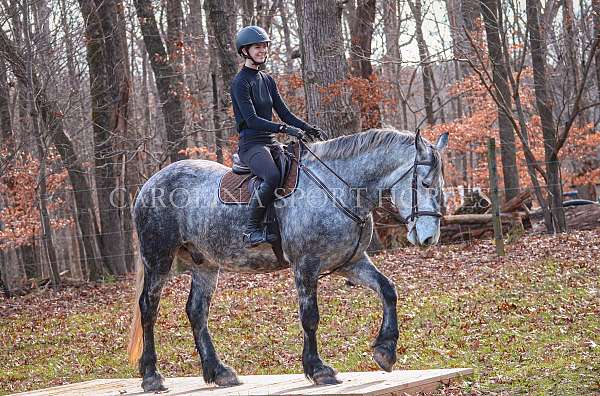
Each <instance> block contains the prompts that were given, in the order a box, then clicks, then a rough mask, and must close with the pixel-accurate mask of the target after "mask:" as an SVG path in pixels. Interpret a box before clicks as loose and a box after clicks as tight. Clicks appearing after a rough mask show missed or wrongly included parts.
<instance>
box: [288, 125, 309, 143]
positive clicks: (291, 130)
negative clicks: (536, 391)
mask: <svg viewBox="0 0 600 396" xmlns="http://www.w3.org/2000/svg"><path fill="white" fill-rule="evenodd" d="M282 132H285V133H287V134H288V135H290V136H293V137H295V138H297V139H298V140H304V137H305V134H304V131H303V130H302V129H298V128H296V127H293V126H290V125H286V126H284V127H283V130H282Z"/></svg>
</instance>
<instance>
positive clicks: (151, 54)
mask: <svg viewBox="0 0 600 396" xmlns="http://www.w3.org/2000/svg"><path fill="white" fill-rule="evenodd" d="M134 4H135V9H136V13H137V16H138V21H139V23H140V28H141V31H142V36H143V37H144V46H145V48H146V52H147V54H148V58H149V59H150V64H151V65H152V70H153V71H154V80H155V83H156V89H157V90H158V96H159V98H160V102H161V110H162V113H163V117H164V119H165V127H166V129H167V143H166V144H167V147H166V150H165V151H166V153H167V154H168V158H169V159H170V160H171V162H175V161H178V160H180V159H184V158H185V156H184V155H183V154H182V153H181V150H183V148H184V144H185V139H184V137H183V131H184V128H185V117H184V115H183V111H184V105H183V103H182V97H181V95H177V94H176V93H177V92H180V89H181V85H182V83H183V81H182V79H181V74H178V73H177V72H176V67H175V66H174V65H173V63H172V59H170V58H169V56H168V55H167V51H166V49H165V45H164V43H163V40H162V38H161V35H160V31H159V30H158V24H157V23H156V18H155V16H154V7H153V6H152V1H150V0H134Z"/></svg>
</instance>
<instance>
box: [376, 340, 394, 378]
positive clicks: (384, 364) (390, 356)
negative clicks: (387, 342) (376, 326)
mask: <svg viewBox="0 0 600 396" xmlns="http://www.w3.org/2000/svg"><path fill="white" fill-rule="evenodd" d="M373 360H375V363H377V364H378V365H379V367H381V368H382V369H384V370H385V371H387V372H388V373H389V372H390V371H392V368H393V367H394V363H396V349H395V348H394V349H391V348H388V347H386V346H384V345H379V346H377V347H375V349H374V350H373Z"/></svg>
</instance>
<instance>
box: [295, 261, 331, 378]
mask: <svg viewBox="0 0 600 396" xmlns="http://www.w3.org/2000/svg"><path fill="white" fill-rule="evenodd" d="M293 270H294V281H295V284H296V290H297V291H298V303H299V314H300V321H301V322H302V329H304V347H303V349H302V366H303V368H304V375H306V377H308V378H309V379H310V380H312V381H313V382H314V383H315V384H317V385H326V384H329V385H332V384H339V383H340V381H339V380H338V379H337V378H336V374H337V372H336V371H335V370H334V369H333V368H331V367H329V366H327V365H326V364H325V363H323V361H322V360H321V358H320V357H319V351H318V348H317V328H318V327H319V306H318V303H317V283H318V280H319V271H320V260H319V259H316V258H309V257H303V258H302V259H301V260H300V261H299V263H298V265H296V266H294V268H293Z"/></svg>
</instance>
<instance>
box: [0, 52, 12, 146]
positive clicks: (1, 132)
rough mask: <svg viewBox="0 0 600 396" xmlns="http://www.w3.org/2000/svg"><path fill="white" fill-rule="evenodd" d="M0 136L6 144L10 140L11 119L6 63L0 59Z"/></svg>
mask: <svg viewBox="0 0 600 396" xmlns="http://www.w3.org/2000/svg"><path fill="white" fill-rule="evenodd" d="M0 137H1V138H2V141H3V142H4V147H6V144H7V143H8V142H9V141H10V140H12V121H11V119H10V91H9V89H8V81H7V78H6V63H4V60H0Z"/></svg>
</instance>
